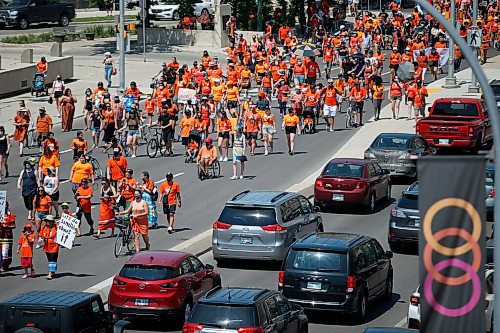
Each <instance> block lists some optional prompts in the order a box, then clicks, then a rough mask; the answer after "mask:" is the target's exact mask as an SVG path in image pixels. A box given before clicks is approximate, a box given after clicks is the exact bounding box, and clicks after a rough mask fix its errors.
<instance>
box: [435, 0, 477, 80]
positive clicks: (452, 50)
mask: <svg viewBox="0 0 500 333" xmlns="http://www.w3.org/2000/svg"><path fill="white" fill-rule="evenodd" d="M476 1H477V0H476ZM455 12H456V11H455V0H452V1H450V22H451V24H452V25H453V26H454V27H455ZM448 36H449V35H448ZM448 39H449V41H450V43H449V45H448V51H449V55H450V59H448V76H447V77H446V80H445V83H444V85H443V88H448V89H451V88H458V87H459V85H458V84H457V78H456V77H455V66H454V61H455V42H454V41H453V38H448Z"/></svg>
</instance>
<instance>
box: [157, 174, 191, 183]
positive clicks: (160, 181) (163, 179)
mask: <svg viewBox="0 0 500 333" xmlns="http://www.w3.org/2000/svg"><path fill="white" fill-rule="evenodd" d="M183 174H184V172H179V173H176V174H175V175H174V178H175V177H179V176H182V175H183ZM165 180H167V179H166V178H162V179H160V180H157V181H155V184H160V183H163V182H164V181H165Z"/></svg>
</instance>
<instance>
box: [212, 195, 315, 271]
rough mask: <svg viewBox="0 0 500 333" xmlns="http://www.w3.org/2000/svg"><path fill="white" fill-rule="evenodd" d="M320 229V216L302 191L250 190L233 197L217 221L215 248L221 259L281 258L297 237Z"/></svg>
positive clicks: (218, 259) (213, 239)
mask: <svg viewBox="0 0 500 333" xmlns="http://www.w3.org/2000/svg"><path fill="white" fill-rule="evenodd" d="M318 231H323V222H322V219H321V216H320V215H319V213H318V211H317V210H316V209H315V208H314V207H313V205H312V204H311V203H310V202H309V200H307V199H306V198H305V197H304V196H303V195H300V194H297V193H290V192H273V191H249V190H247V191H244V192H241V193H240V194H238V195H236V196H234V197H233V198H231V199H230V200H229V201H228V202H227V203H226V206H225V207H224V209H223V210H222V213H221V215H220V217H219V219H218V220H217V221H216V222H215V223H214V225H213V232H212V252H213V255H214V259H215V260H216V261H218V262H219V261H221V260H224V259H252V260H276V261H281V260H283V259H284V258H285V256H286V253H287V251H288V248H289V246H290V245H291V244H292V243H293V242H294V241H295V240H297V239H299V238H301V237H302V236H304V235H306V234H308V233H311V232H318Z"/></svg>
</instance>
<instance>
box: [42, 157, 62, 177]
mask: <svg viewBox="0 0 500 333" xmlns="http://www.w3.org/2000/svg"><path fill="white" fill-rule="evenodd" d="M38 165H39V166H40V167H41V168H42V173H43V174H44V175H46V176H47V169H48V168H49V167H51V166H53V167H55V168H57V167H58V166H60V165H61V162H59V159H58V158H57V155H56V154H52V155H50V157H46V156H45V155H43V156H42V157H41V158H40V162H38Z"/></svg>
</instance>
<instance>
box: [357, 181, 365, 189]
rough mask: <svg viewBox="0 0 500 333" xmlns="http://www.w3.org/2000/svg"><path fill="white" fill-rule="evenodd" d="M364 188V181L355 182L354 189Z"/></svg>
mask: <svg viewBox="0 0 500 333" xmlns="http://www.w3.org/2000/svg"><path fill="white" fill-rule="evenodd" d="M364 188H366V183H365V182H358V183H357V184H356V189H358V190H362V189H364Z"/></svg>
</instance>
